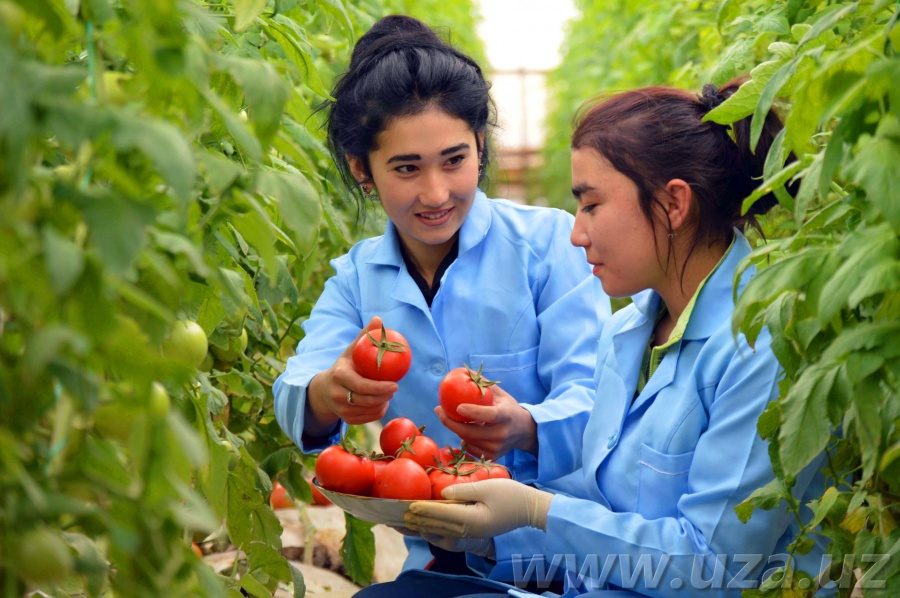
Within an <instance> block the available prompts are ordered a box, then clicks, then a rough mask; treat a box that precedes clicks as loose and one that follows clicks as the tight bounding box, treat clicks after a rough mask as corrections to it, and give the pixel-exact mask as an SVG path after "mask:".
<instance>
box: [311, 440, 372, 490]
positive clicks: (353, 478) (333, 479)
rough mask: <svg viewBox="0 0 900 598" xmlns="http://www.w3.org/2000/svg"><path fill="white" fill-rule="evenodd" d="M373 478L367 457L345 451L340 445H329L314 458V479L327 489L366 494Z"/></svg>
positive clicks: (370, 462)
mask: <svg viewBox="0 0 900 598" xmlns="http://www.w3.org/2000/svg"><path fill="white" fill-rule="evenodd" d="M374 478H375V468H374V466H373V465H372V461H371V460H370V459H369V458H367V457H363V456H359V455H354V454H353V453H350V452H347V450H346V449H345V448H344V447H342V446H340V445H334V446H329V447H328V448H327V449H325V450H324V451H322V452H321V453H320V454H319V457H318V458H317V459H316V480H318V482H319V484H320V485H321V486H322V487H323V488H327V489H328V490H334V491H335V492H343V493H344V494H356V495H359V496H368V494H369V493H370V492H371V491H372V482H373V481H374Z"/></svg>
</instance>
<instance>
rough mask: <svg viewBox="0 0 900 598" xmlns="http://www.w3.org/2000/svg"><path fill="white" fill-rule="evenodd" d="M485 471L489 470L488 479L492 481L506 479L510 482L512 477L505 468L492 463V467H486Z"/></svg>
mask: <svg viewBox="0 0 900 598" xmlns="http://www.w3.org/2000/svg"><path fill="white" fill-rule="evenodd" d="M484 468H485V470H487V474H488V475H487V477H488V479H490V480H497V479H504V480H509V479H511V476H510V475H509V470H508V469H506V468H505V467H503V466H502V465H497V464H496V463H491V464H490V465H485V466H484Z"/></svg>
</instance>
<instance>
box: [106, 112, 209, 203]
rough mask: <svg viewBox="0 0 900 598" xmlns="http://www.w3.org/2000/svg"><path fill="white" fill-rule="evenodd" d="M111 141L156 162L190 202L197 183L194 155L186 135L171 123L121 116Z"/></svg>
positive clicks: (119, 115) (161, 171)
mask: <svg viewBox="0 0 900 598" xmlns="http://www.w3.org/2000/svg"><path fill="white" fill-rule="evenodd" d="M110 141H111V142H112V144H113V145H114V146H116V147H117V148H119V149H138V150H140V151H142V152H143V153H144V154H146V155H147V156H148V157H149V158H150V160H152V161H153V163H154V165H155V166H156V168H157V169H158V170H159V174H160V175H161V176H162V177H163V179H165V181H166V182H167V183H168V184H169V185H171V187H172V190H173V191H174V192H175V195H176V196H177V197H179V198H180V199H182V200H186V199H187V197H188V194H189V193H190V190H191V187H192V186H193V184H194V176H195V175H196V166H195V164H194V154H193V152H192V151H191V146H190V145H189V143H188V140H187V139H186V138H185V136H184V135H183V134H182V133H181V131H179V130H178V129H176V128H175V127H174V126H172V125H170V124H169V123H166V122H162V121H154V120H149V119H147V118H145V117H139V116H131V115H128V114H124V113H122V114H118V115H117V116H116V118H115V123H114V126H113V130H112V136H111V138H110Z"/></svg>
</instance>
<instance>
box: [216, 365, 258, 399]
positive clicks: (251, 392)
mask: <svg viewBox="0 0 900 598" xmlns="http://www.w3.org/2000/svg"><path fill="white" fill-rule="evenodd" d="M218 380H219V383H220V384H221V385H222V386H223V387H224V388H225V389H226V390H227V392H229V393H231V394H233V395H238V396H241V397H248V398H251V399H259V400H263V399H265V397H266V391H265V389H264V388H263V386H262V384H260V383H259V381H258V380H257V379H256V378H254V377H252V376H250V375H248V374H245V373H244V372H241V371H239V370H234V369H233V370H230V371H229V372H227V373H225V374H220V375H219V377H218Z"/></svg>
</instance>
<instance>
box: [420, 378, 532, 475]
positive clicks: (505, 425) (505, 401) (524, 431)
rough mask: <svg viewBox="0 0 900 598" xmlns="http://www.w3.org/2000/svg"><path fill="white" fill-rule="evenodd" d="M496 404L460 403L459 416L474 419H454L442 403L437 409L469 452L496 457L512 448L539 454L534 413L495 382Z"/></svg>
mask: <svg viewBox="0 0 900 598" xmlns="http://www.w3.org/2000/svg"><path fill="white" fill-rule="evenodd" d="M492 390H493V395H494V397H493V399H494V404H493V405H490V406H486V405H473V404H460V405H459V406H458V407H457V412H458V413H459V415H460V416H462V417H464V418H466V419H470V420H473V423H463V422H458V421H454V420H453V419H451V418H450V417H449V416H448V415H447V412H446V411H445V410H444V408H443V407H435V409H434V412H435V413H436V414H437V416H438V417H439V418H440V420H441V423H443V424H444V425H445V426H447V428H449V429H450V430H451V431H453V432H455V433H456V434H457V435H458V436H459V437H460V438H461V439H462V441H463V442H465V443H466V446H467V450H468V452H469V453H470V454H472V455H475V456H477V457H485V458H487V459H492V460H497V459H499V458H500V457H502V456H503V455H505V454H506V453H508V452H509V451H511V450H512V449H519V450H523V451H526V452H529V453H531V454H535V455H536V454H537V447H538V442H537V424H535V423H534V419H533V418H532V417H531V414H530V413H529V412H528V411H527V410H526V409H524V408H523V407H522V406H521V405H519V403H518V401H516V400H515V399H514V398H513V397H512V396H511V395H510V394H509V393H507V392H506V391H504V390H503V389H502V388H500V387H499V386H493V387H492Z"/></svg>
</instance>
